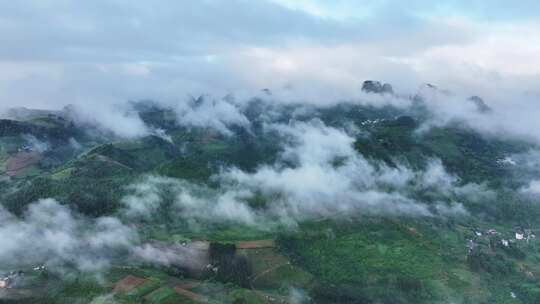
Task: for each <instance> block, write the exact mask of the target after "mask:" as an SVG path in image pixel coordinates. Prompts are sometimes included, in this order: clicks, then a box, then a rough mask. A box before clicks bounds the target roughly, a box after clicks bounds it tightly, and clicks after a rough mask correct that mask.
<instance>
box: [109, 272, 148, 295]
mask: <svg viewBox="0 0 540 304" xmlns="http://www.w3.org/2000/svg"><path fill="white" fill-rule="evenodd" d="M146 281H147V280H146V279H143V278H139V277H136V276H132V275H128V276H127V277H125V278H123V279H122V280H120V281H118V282H117V283H116V284H115V285H114V289H113V291H114V292H120V293H126V292H128V291H131V290H133V289H135V288H137V287H139V286H141V285H142V284H144V283H145V282H146Z"/></svg>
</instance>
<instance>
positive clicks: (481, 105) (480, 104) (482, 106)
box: [468, 95, 491, 113]
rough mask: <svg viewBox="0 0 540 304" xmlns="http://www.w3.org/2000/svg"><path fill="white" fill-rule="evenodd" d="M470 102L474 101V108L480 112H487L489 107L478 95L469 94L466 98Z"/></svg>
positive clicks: (489, 109) (489, 110)
mask: <svg viewBox="0 0 540 304" xmlns="http://www.w3.org/2000/svg"><path fill="white" fill-rule="evenodd" d="M468 100H469V101H470V102H472V103H474V105H475V106H476V110H477V111H478V112H480V113H489V112H491V108H490V107H489V106H488V105H487V104H486V103H485V102H484V100H483V99H482V98H481V97H479V96H476V95H475V96H471V97H469V99H468Z"/></svg>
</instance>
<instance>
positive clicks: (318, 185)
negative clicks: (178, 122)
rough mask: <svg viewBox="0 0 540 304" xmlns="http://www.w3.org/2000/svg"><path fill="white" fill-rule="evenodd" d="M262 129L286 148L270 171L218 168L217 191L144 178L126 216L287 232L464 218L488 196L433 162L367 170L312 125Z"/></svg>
mask: <svg viewBox="0 0 540 304" xmlns="http://www.w3.org/2000/svg"><path fill="white" fill-rule="evenodd" d="M266 129H267V131H268V132H278V133H279V134H280V136H281V137H283V138H284V139H285V142H286V144H285V147H284V151H283V153H282V155H281V160H280V161H278V162H277V163H276V164H273V165H264V166H262V167H260V168H259V169H257V170H256V172H253V173H248V172H244V171H242V170H239V169H236V168H229V169H225V170H223V171H222V173H220V174H219V175H218V176H216V177H215V178H216V179H217V180H218V181H219V182H220V188H219V189H210V188H207V187H206V186H201V185H194V184H191V183H189V182H187V181H182V180H177V179H171V178H164V177H158V176H148V177H146V178H145V179H144V180H142V181H141V182H139V183H136V184H134V185H132V186H131V187H130V189H129V190H130V191H129V192H130V193H131V194H130V195H128V196H126V197H125V198H124V200H123V202H124V204H125V206H126V211H125V214H126V215H127V216H128V217H132V218H139V219H147V220H149V219H151V217H152V216H159V214H161V213H160V212H170V213H171V214H173V215H174V217H175V218H181V219H182V220H183V221H186V222H188V223H189V222H192V223H197V222H199V223H201V222H202V223H225V222H235V223H241V224H246V225H251V226H256V227H259V228H269V227H275V226H276V225H278V226H281V225H285V226H289V227H294V226H295V225H296V224H297V223H298V222H299V221H303V220H313V219H321V218H326V217H338V218H343V217H350V216H356V215H359V214H376V215H396V216H439V215H440V216H452V215H466V214H467V212H466V210H465V208H464V206H463V205H462V204H461V201H477V202H478V201H488V200H490V199H493V198H494V196H495V194H494V193H493V192H492V191H490V190H488V189H486V188H485V187H484V186H481V185H477V184H466V185H462V184H461V183H460V181H459V179H458V178H457V177H454V176H452V175H450V174H448V173H447V172H446V171H445V169H444V167H443V166H442V164H441V162H440V161H439V160H436V159H434V160H431V161H430V162H429V163H428V165H427V167H426V169H425V170H424V171H414V170H411V169H409V168H407V167H405V166H400V167H397V168H390V167H387V166H386V165H384V164H372V163H370V162H369V161H368V160H366V159H365V158H363V157H362V156H361V155H359V154H358V153H357V152H356V151H355V150H354V149H353V146H352V144H353V142H354V138H353V137H351V136H349V135H348V134H347V133H345V132H344V131H343V130H339V129H336V128H332V127H328V126H326V125H325V124H324V123H322V122H321V121H319V120H312V121H309V122H293V123H292V124H289V125H283V124H271V125H268V126H266ZM164 193H165V194H166V195H165V196H164ZM420 194H422V196H423V197H424V199H422V198H420V197H421V196H420ZM164 206H167V207H164ZM163 208H167V209H166V211H163Z"/></svg>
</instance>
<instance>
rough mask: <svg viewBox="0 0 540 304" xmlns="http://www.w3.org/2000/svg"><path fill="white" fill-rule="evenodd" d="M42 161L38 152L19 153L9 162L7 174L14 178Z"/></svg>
mask: <svg viewBox="0 0 540 304" xmlns="http://www.w3.org/2000/svg"><path fill="white" fill-rule="evenodd" d="M40 160H41V155H40V154H39V153H37V152H19V153H17V154H15V155H14V156H12V157H10V158H9V159H8V160H7V166H6V174H7V175H9V176H11V177H13V176H16V175H17V174H18V173H19V172H20V171H21V170H23V169H24V168H26V167H29V166H31V165H33V164H35V163H37V162H39V161H40Z"/></svg>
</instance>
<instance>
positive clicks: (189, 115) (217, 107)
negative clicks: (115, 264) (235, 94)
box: [176, 96, 250, 135]
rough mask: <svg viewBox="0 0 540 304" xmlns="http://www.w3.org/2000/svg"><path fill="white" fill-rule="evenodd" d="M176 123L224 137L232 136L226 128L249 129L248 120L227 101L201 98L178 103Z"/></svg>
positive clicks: (235, 106) (237, 107)
mask: <svg viewBox="0 0 540 304" xmlns="http://www.w3.org/2000/svg"><path fill="white" fill-rule="evenodd" d="M176 112H177V115H178V123H179V124H181V125H185V126H193V127H209V128H213V129H216V130H218V131H220V132H221V133H223V134H225V135H232V132H231V130H229V128H228V126H230V125H237V126H242V127H246V128H247V127H249V124H250V122H249V120H248V119H247V118H246V116H245V115H244V114H243V113H242V112H241V109H240V107H239V106H238V105H235V104H234V103H232V102H231V101H229V100H227V99H213V98H211V97H209V96H201V97H199V98H198V99H197V100H195V102H194V103H192V104H190V103H187V102H186V103H178V104H177V107H176Z"/></svg>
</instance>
